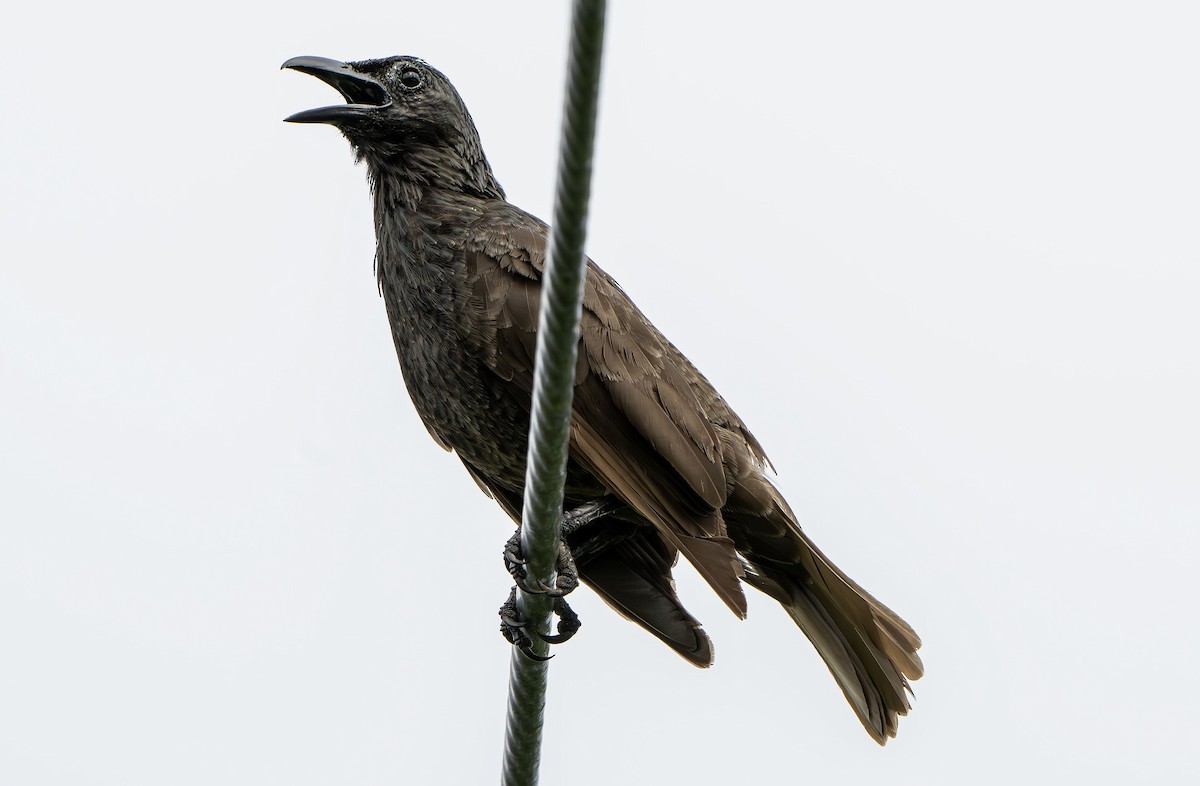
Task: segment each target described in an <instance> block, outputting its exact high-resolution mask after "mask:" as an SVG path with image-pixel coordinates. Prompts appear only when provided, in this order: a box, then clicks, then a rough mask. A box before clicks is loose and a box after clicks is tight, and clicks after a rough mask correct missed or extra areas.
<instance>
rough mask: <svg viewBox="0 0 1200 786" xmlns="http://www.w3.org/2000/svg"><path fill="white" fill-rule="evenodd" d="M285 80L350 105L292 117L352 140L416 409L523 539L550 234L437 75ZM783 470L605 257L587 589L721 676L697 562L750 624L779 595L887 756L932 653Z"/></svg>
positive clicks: (587, 512)
mask: <svg viewBox="0 0 1200 786" xmlns="http://www.w3.org/2000/svg"><path fill="white" fill-rule="evenodd" d="M283 68H284V69H292V70H295V71H299V72H301V73H304V74H308V75H311V76H314V77H316V78H318V79H320V80H322V81H323V82H325V83H326V84H328V85H330V86H331V87H333V88H335V89H336V90H337V91H338V92H339V93H340V94H341V96H342V98H343V99H344V100H345V103H340V104H335V105H332V106H325V107H320V108H315V109H309V110H305V111H301V112H297V113H295V114H293V115H291V116H289V117H288V118H286V120H287V121H288V122H292V123H319V124H328V125H332V126H334V127H335V128H337V129H338V130H339V131H340V132H341V133H342V134H343V135H344V136H345V137H346V139H347V140H348V141H349V143H350V146H351V148H352V150H353V152H354V156H355V160H356V162H358V163H363V164H365V167H366V170H367V176H368V181H369V184H370V188H371V193H372V197H373V205H374V223H375V234H376V255H375V268H376V277H377V283H378V288H379V292H380V294H381V296H382V299H383V302H384V305H385V308H386V311H387V316H388V320H389V323H390V326H391V331H392V337H393V340H394V343H395V347H396V353H397V356H398V358H399V361H400V367H401V371H402V374H403V377H404V381H405V385H406V387H407V389H408V393H409V396H410V397H411V399H412V402H413V404H414V406H415V408H416V411H417V413H418V415H419V416H420V418H421V420H422V422H423V423H424V425H425V427H426V429H427V430H428V431H429V434H430V436H431V437H432V438H433V440H434V442H436V443H437V444H438V445H439V446H441V447H442V448H444V449H445V450H448V451H453V452H454V453H455V454H456V455H457V457H458V458H459V459H460V460H461V461H462V463H463V464H464V466H465V467H466V469H467V472H468V473H469V474H470V476H471V477H472V478H473V479H474V480H475V481H476V483H477V484H478V485H479V486H480V488H481V489H482V490H483V491H484V492H485V493H486V494H488V495H489V496H491V497H492V498H493V499H495V500H496V502H497V503H498V504H499V505H500V507H501V508H502V509H503V510H504V511H505V512H506V513H507V514H508V515H509V516H510V517H511V518H512V519H513V520H514V522H516V523H517V525H518V526H519V525H520V519H521V509H522V498H523V493H524V484H525V463H526V445H527V439H528V432H529V417H530V402H531V397H532V386H533V371H534V356H535V347H536V341H537V328H538V312H539V304H540V293H541V279H542V275H543V272H544V269H545V263H546V253H547V246H548V239H549V228H548V226H547V224H546V223H545V222H543V221H541V220H540V219H538V218H536V217H534V216H533V215H531V214H529V213H527V212H525V211H523V210H521V209H520V208H518V207H516V206H515V205H513V204H511V203H510V202H508V200H507V198H506V196H505V192H504V189H503V188H501V186H500V184H499V182H498V181H497V179H496V177H495V175H494V173H493V171H492V168H491V166H490V164H489V163H488V160H487V157H486V156H485V155H484V151H483V146H482V144H481V141H480V137H479V132H478V131H477V129H476V126H475V123H474V120H473V119H472V117H471V114H470V113H469V111H468V110H467V107H466V104H465V103H464V102H463V99H462V97H461V96H460V95H459V93H458V91H457V90H456V89H455V88H454V86H453V85H452V84H451V83H450V81H449V79H447V77H446V76H445V75H444V74H443V73H441V72H440V71H438V70H437V69H435V68H434V67H433V66H431V65H430V64H429V63H427V62H425V61H424V60H422V59H420V58H417V57H412V56H395V57H386V58H381V59H370V60H361V61H355V62H341V61H338V60H332V59H328V58H322V57H307V56H306V57H296V58H292V59H290V60H288V61H287V62H285V63H284V64H283ZM769 470H771V471H773V467H771V466H770V462H769V460H768V459H767V455H766V453H765V452H764V450H763V448H762V445H761V444H760V443H759V441H758V440H757V439H756V438H755V437H754V436H753V435H752V434H751V433H750V431H749V429H747V427H746V425H745V424H744V423H743V422H742V420H741V418H739V417H738V415H737V414H736V413H735V412H734V411H733V409H732V408H731V407H730V406H729V405H728V404H727V403H726V402H725V399H724V398H722V397H721V395H720V394H719V393H718V392H717V390H716V389H715V388H714V387H713V385H712V384H711V383H710V382H709V381H708V379H707V378H705V377H704V375H703V374H701V373H700V371H699V370H698V369H697V368H696V367H695V366H694V365H693V364H692V363H691V361H689V360H688V359H687V358H686V357H685V356H684V355H683V353H682V352H680V351H679V350H678V349H677V348H676V347H675V345H674V344H672V343H671V342H670V341H669V340H668V339H667V338H666V337H665V336H664V335H663V334H662V333H661V332H659V330H658V329H657V328H656V327H655V326H654V325H653V324H652V323H651V322H650V320H649V319H647V318H646V316H645V315H644V314H643V313H642V312H641V311H640V310H639V309H638V307H637V306H636V305H634V303H633V301H632V300H631V299H630V298H629V296H628V295H626V293H625V292H624V290H622V289H621V287H620V286H619V285H618V284H617V282H616V281H615V280H614V279H613V278H612V277H611V276H609V275H608V274H607V273H606V272H605V271H604V270H602V269H601V268H600V267H599V266H598V265H596V264H595V263H594V262H593V261H592V260H590V259H588V260H587V273H586V280H585V283H584V292H583V308H582V315H581V322H580V339H579V344H578V360H577V363H576V367H575V378H574V399H573V404H572V412H571V423H570V441H569V460H568V467H567V475H566V482H565V488H564V510H565V513H564V515H567V514H568V513H570V512H572V511H576V512H579V515H578V516H577V521H576V522H575V523H576V524H577V525H578V526H573V528H571V529H564V539H565V543H566V550H567V551H568V552H569V555H570V557H572V558H573V560H574V569H575V571H576V573H577V576H578V579H579V581H581V582H582V583H583V584H584V585H585V586H588V587H590V588H591V589H592V590H594V591H595V592H596V593H597V594H599V596H600V597H601V598H602V599H603V600H604V601H605V602H606V603H607V604H608V605H609V606H611V607H612V608H613V609H615V610H616V611H617V612H619V613H620V614H621V615H623V616H624V617H626V618H628V619H630V620H632V621H633V622H635V623H636V624H638V625H640V626H641V627H642V628H644V629H645V630H646V631H648V632H649V633H651V634H653V635H654V636H656V637H657V638H658V639H660V640H661V641H662V642H663V643H665V644H666V645H667V646H668V647H670V648H671V649H673V650H674V651H675V652H677V653H678V654H679V655H681V656H682V657H683V658H684V659H685V660H687V661H688V662H690V663H692V664H694V665H696V666H699V667H707V666H709V665H711V663H712V661H713V650H712V643H711V641H710V639H709V637H708V634H707V633H706V632H705V631H704V629H703V627H702V625H701V623H700V622H699V621H698V620H697V619H696V618H695V617H693V616H692V615H691V614H690V613H689V612H688V611H687V609H686V608H685V607H684V606H683V604H682V602H681V600H680V598H679V596H678V594H677V592H676V588H675V583H674V580H673V578H672V567H673V566H674V564H675V563H676V561H677V559H678V556H679V555H680V554H682V555H683V556H684V557H685V558H686V559H687V560H688V561H689V562H690V563H691V565H692V566H693V567H694V568H695V569H696V570H697V572H698V573H699V574H700V576H702V577H703V579H704V580H705V581H706V582H707V583H708V585H709V586H711V587H712V589H713V590H714V591H715V592H716V594H717V595H718V596H719V597H720V598H721V600H722V601H724V603H725V604H726V605H727V606H728V607H729V608H730V609H731V610H732V611H733V613H734V614H736V615H737V616H738V617H739V618H744V617H745V616H746V611H747V601H746V595H745V593H744V591H743V589H742V586H743V584H747V585H749V586H751V587H753V588H754V589H756V590H758V591H760V592H762V593H764V594H766V595H767V596H769V597H770V598H772V599H774V600H775V601H777V602H778V603H779V604H781V605H782V606H783V608H784V609H785V610H786V611H787V613H788V614H789V615H790V616H791V618H792V619H793V620H794V621H795V623H796V625H797V626H798V627H799V628H800V630H801V631H803V633H804V634H805V635H806V636H807V637H808V639H809V640H810V641H811V643H812V644H813V646H814V647H815V648H816V650H817V652H818V653H819V655H820V656H821V658H822V659H823V660H824V662H825V664H826V665H827V666H828V668H829V671H830V672H831V673H832V675H833V677H834V679H835V680H836V682H837V684H838V686H839V687H840V688H841V690H842V692H843V693H844V694H845V697H846V699H847V701H848V702H849V704H850V706H851V708H852V709H853V710H854V712H855V714H856V715H857V716H858V719H859V720H860V721H861V722H862V725H863V727H864V728H865V729H866V730H867V733H868V734H869V735H870V736H871V738H872V739H874V740H875V741H876V742H878V743H879V744H880V745H883V744H884V743H886V742H887V740H888V739H889V738H891V737H895V736H896V730H897V725H898V720H897V719H898V716H902V715H906V714H907V713H908V711H909V710H910V709H911V703H910V700H909V697H910V695H911V686H910V681H911V680H916V679H918V678H920V677H921V676H922V674H923V671H924V667H923V665H922V663H921V659H920V657H919V655H918V654H917V650H918V648H919V647H920V646H921V640H920V638H919V637H918V636H917V634H916V632H915V631H914V630H913V628H912V627H910V626H909V625H908V623H906V622H905V621H904V620H903V619H901V617H900V616H899V615H897V614H896V613H895V612H893V611H892V610H890V609H889V608H888V607H887V606H885V605H884V604H883V603H881V602H880V601H878V600H876V599H875V598H874V597H873V596H872V595H871V594H870V593H868V592H867V591H866V590H864V589H863V588H862V587H860V586H859V585H858V584H856V583H855V582H854V581H853V580H851V579H850V578H849V577H848V576H847V575H846V574H845V573H843V572H842V571H841V570H839V569H838V568H837V567H836V566H835V565H834V563H833V562H832V561H831V560H830V559H829V558H828V557H826V556H825V555H824V554H823V553H822V552H821V551H820V549H818V548H817V546H816V545H815V544H814V543H813V541H812V540H811V539H810V538H809V536H808V534H807V533H806V532H805V531H804V530H802V529H801V527H800V524H799V523H798V521H797V517H796V515H795V513H794V512H793V511H792V509H791V508H790V507H789V505H788V503H787V501H786V500H785V499H784V497H783V496H782V494H781V493H780V492H779V491H778V490H777V488H776V487H775V485H774V484H773V482H772V481H771V480H770V479H768V477H767V472H768V471H769ZM510 543H511V541H510ZM510 569H513V568H512V566H511V565H510ZM559 630H560V631H562V626H561V624H560V627H559ZM510 640H511V639H510Z"/></svg>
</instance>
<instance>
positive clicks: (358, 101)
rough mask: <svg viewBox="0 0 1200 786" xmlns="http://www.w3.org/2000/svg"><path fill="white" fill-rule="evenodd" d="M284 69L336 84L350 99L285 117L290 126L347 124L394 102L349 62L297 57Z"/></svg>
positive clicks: (324, 58) (343, 95)
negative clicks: (292, 124) (302, 124)
mask: <svg viewBox="0 0 1200 786" xmlns="http://www.w3.org/2000/svg"><path fill="white" fill-rule="evenodd" d="M281 68H291V69H292V70H294V71H300V72H301V73H305V74H309V75H311V76H315V77H316V78H317V79H320V80H321V81H322V82H325V83H326V84H328V85H332V86H333V87H334V88H335V89H337V91H338V92H339V93H341V94H342V97H343V98H345V99H346V103H345V104H338V105H336V106H323V107H320V108H319V109H306V110H304V111H303V112H297V113H296V114H294V115H291V116H290V117H285V118H284V122H287V123H335V124H336V123H344V122H346V121H349V120H354V119H356V118H360V117H362V116H363V115H364V114H366V113H369V112H374V111H377V110H379V109H382V108H384V107H388V106H391V103H392V99H391V97H389V96H388V93H387V91H386V90H384V89H383V86H382V85H380V84H379V83H378V82H376V81H375V80H374V79H373V78H371V77H369V76H367V75H366V74H360V73H359V72H358V71H355V70H354V66H352V65H350V64H349V63H341V62H338V61H337V60H330V59H329V58H327V57H293V58H292V59H291V60H289V61H287V62H286V63H284V64H283V65H282V66H281Z"/></svg>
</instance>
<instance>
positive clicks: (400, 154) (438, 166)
mask: <svg viewBox="0 0 1200 786" xmlns="http://www.w3.org/2000/svg"><path fill="white" fill-rule="evenodd" d="M283 68H290V69H292V70H295V71H300V72H302V73H305V74H310V75H312V76H315V77H317V78H318V79H320V80H321V81H323V82H325V83H327V84H329V85H331V86H332V87H333V88H335V89H336V90H337V91H338V92H339V93H341V94H342V97H343V98H345V99H346V103H345V104H335V105H333V106H325V107H320V108H318V109H308V110H305V111H303V112H297V113H296V114H294V115H291V116H290V117H288V118H285V119H286V121H287V122H289V123H327V124H329V125H332V126H335V127H337V128H338V129H339V130H340V131H341V132H342V133H343V134H344V135H345V136H346V138H347V139H348V140H350V144H351V145H352V146H353V147H354V149H355V153H356V154H357V155H358V157H359V158H360V159H365V160H366V161H367V163H368V164H369V165H371V166H372V167H373V168H374V167H386V168H403V169H409V170H414V171H413V173H414V174H419V175H420V178H421V179H422V180H425V181H430V180H432V181H443V180H445V179H447V178H448V179H450V180H456V179H458V178H457V176H459V175H467V176H468V180H470V181H475V183H476V184H477V185H480V186H484V188H485V190H490V188H491V185H492V184H494V179H493V178H492V176H491V170H490V168H489V167H488V164H487V161H486V159H485V158H484V155H483V149H482V146H481V145H480V143H479V133H478V131H476V130H475V122H474V121H473V120H472V119H471V114H470V112H468V111H467V107H466V105H465V104H464V103H463V100H462V98H461V97H460V96H459V95H458V91H457V90H455V89H454V85H452V84H450V80H449V79H447V78H446V77H445V75H444V74H442V72H441V71H438V70H437V69H436V68H434V67H432V66H431V65H429V64H428V63H426V62H425V61H424V60H421V59H420V58H417V57H407V56H405V57H386V58H382V59H379V60H360V61H358V62H354V63H342V62H339V61H337V60H330V59H328V58H325V57H293V58H292V59H291V60H288V61H287V62H286V63H284V64H283ZM426 167H434V169H435V171H419V172H418V171H417V170H424V169H425V168H426ZM456 170H457V171H456ZM481 181H490V183H489V182H481ZM442 184H443V185H447V186H451V185H460V186H468V185H469V184H468V183H461V184H459V183H449V182H444V183H442ZM495 188H496V190H499V186H495ZM472 190H475V189H472Z"/></svg>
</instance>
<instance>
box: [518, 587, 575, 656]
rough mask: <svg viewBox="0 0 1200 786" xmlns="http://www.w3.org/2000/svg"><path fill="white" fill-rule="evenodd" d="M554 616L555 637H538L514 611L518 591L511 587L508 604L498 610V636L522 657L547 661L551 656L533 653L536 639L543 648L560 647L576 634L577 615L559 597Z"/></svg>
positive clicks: (548, 634) (542, 635)
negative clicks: (556, 617) (555, 617)
mask: <svg viewBox="0 0 1200 786" xmlns="http://www.w3.org/2000/svg"><path fill="white" fill-rule="evenodd" d="M553 608H554V613H555V614H556V615H557V616H558V624H557V625H556V626H555V631H556V632H555V633H552V634H551V633H545V634H543V633H539V632H538V631H537V630H535V629H534V628H533V627H532V626H531V625H530V624H529V621H528V620H526V619H525V618H524V617H523V616H522V615H521V612H520V610H519V609H518V608H517V588H516V587H513V588H512V592H510V593H509V595H508V600H506V601H505V602H504V605H503V606H501V607H500V633H501V635H503V636H504V638H505V640H507V641H508V643H509V644H511V645H513V646H514V647H516V648H517V649H519V650H520V651H521V654H522V655H524V656H525V657H527V658H529V659H531V660H538V661H547V660H550V659H551V658H552V657H554V656H553V655H539V654H538V653H537V652H535V651H534V649H533V642H534V639H535V638H536V639H537V640H539V641H543V642H545V643H546V644H562V643H563V642H565V641H567V640H568V639H570V638H571V637H572V636H574V635H575V633H576V631H578V630H579V627H580V622H579V615H578V614H576V613H575V612H574V610H572V609H571V607H570V606H568V605H567V601H566V600H564V599H563V598H561V597H558V598H555V599H554V607H553Z"/></svg>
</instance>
